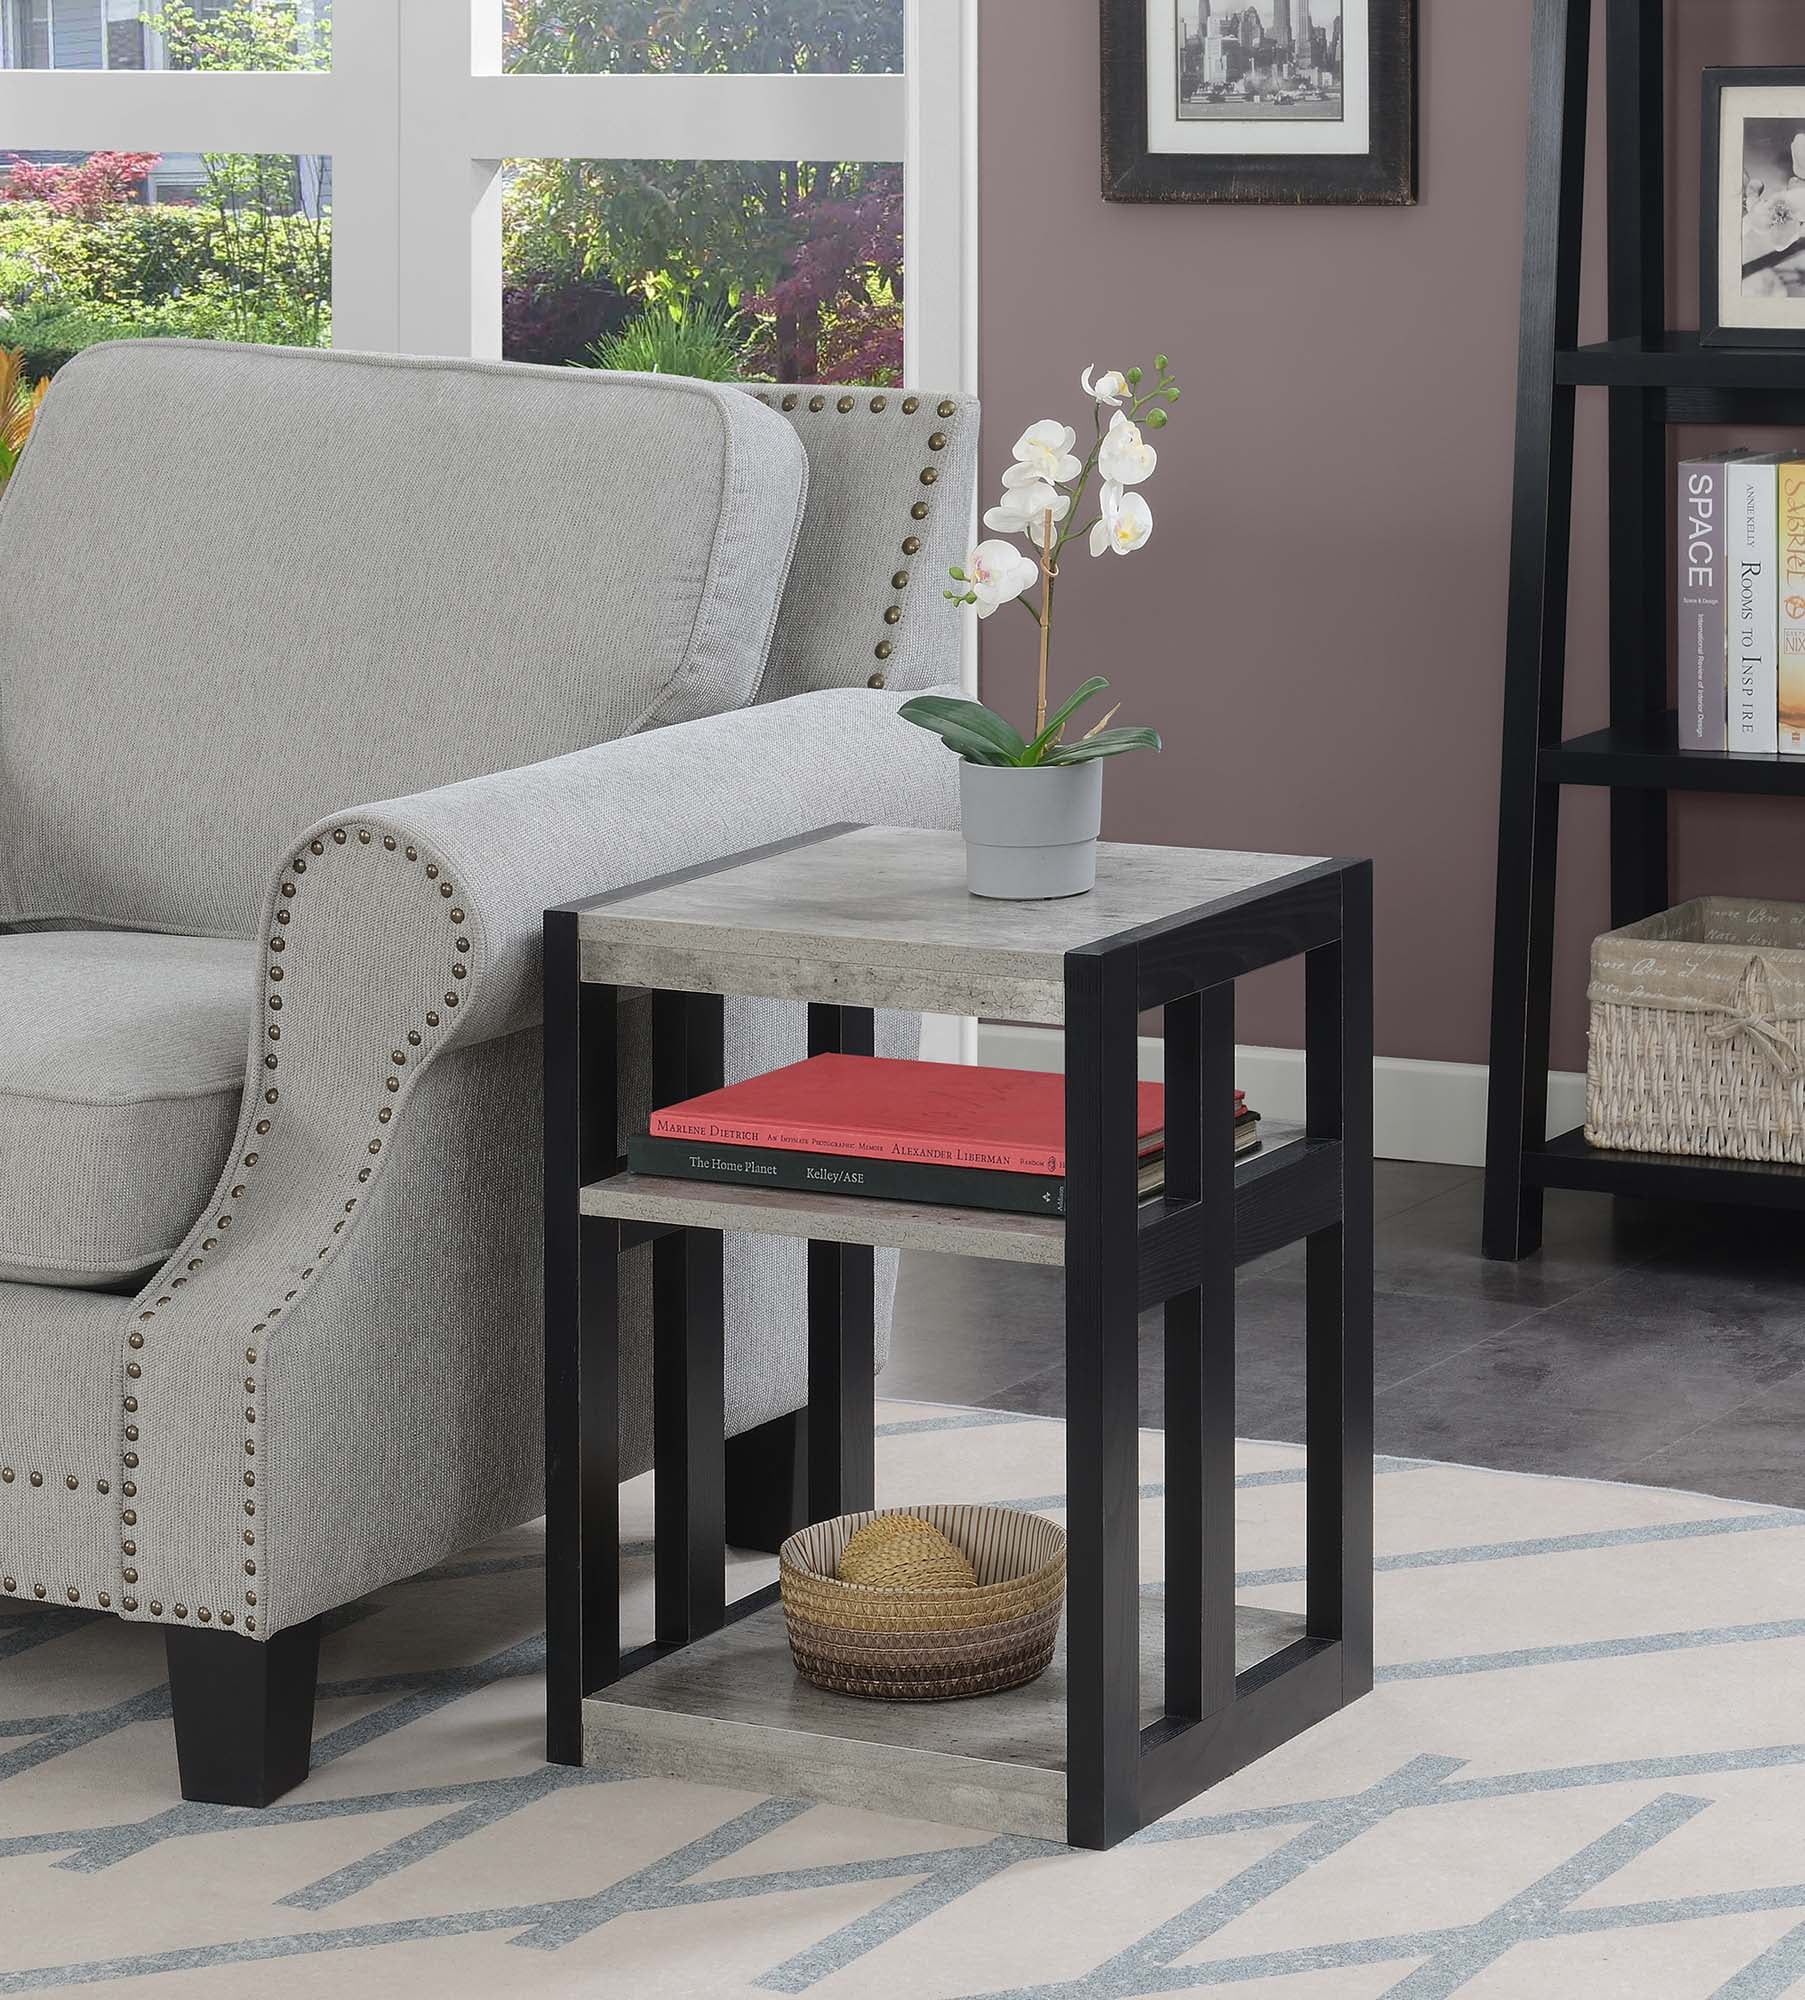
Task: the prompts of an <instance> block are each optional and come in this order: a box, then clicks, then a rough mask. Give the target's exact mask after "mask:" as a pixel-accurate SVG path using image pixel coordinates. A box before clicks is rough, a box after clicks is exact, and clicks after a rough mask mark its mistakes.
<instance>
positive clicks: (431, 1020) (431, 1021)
mask: <svg viewBox="0 0 1805 2000" xmlns="http://www.w3.org/2000/svg"><path fill="white" fill-rule="evenodd" d="M426 1025H427V1026H428V1027H429V1028H436V1027H437V1026H438V1025H439V1017H438V1015H437V1014H428V1015H427V1017H426Z"/></svg>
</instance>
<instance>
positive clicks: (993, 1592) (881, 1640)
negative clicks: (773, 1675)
mask: <svg viewBox="0 0 1805 2000" xmlns="http://www.w3.org/2000/svg"><path fill="white" fill-rule="evenodd" d="M883 1511H884V1512H886V1513H907V1514H912V1515H915V1516H916V1517H917V1518H918V1519H920V1520H923V1521H927V1522H930V1523H931V1524H932V1525H933V1526H934V1527H936V1528H938V1529H939V1530H940V1532H941V1533H942V1534H943V1535H945V1536H946V1538H947V1539H948V1541H950V1542H952V1543H953V1545H954V1546H955V1547H956V1548H959V1549H962V1550H963V1551H964V1552H965V1554H966V1556H967V1557H968V1558H969V1559H970V1561H971V1566H972V1570H973V1573H974V1574H975V1575H976V1577H977V1579H978V1580H977V1584H976V1586H975V1588H974V1587H972V1586H969V1585H967V1586H964V1587H958V1586H955V1587H953V1588H950V1589H931V1590H923V1589H915V1588H907V1587H904V1588H898V1587H895V1586H891V1585H881V1584H869V1583H843V1582H842V1581H841V1580H840V1578H839V1577H837V1576H836V1575H835V1574H834V1572H835V1570H836V1568H837V1567H838V1566H839V1561H840V1557H841V1555H842V1553H843V1552H844V1550H845V1548H846V1544H847V1543H848V1542H849V1541H850V1540H851V1539H852V1537H853V1536H854V1535H855V1534H856V1533H857V1532H858V1531H859V1529H861V1528H862V1527H864V1526H866V1525H867V1523H869V1522H871V1521H874V1520H876V1519H877V1518H878V1515H877V1514H876V1513H864V1514H842V1515H841V1516H840V1517H839V1519H838V1520H833V1521H818V1522H817V1523H816V1524H815V1525H814V1526H813V1527H812V1528H804V1529H803V1530H802V1532H801V1533H800V1534H796V1535H792V1536H791V1537H790V1538H789V1540H788V1541H787V1542H785V1543H784V1545H783V1548H782V1550H781V1551H780V1552H779V1556H778V1565H779V1582H780V1585H781V1588H782V1593H783V1615H784V1619H785V1621H786V1623H787V1624H788V1626H789V1630H790V1656H791V1658H792V1659H794V1661H795V1662H796V1671H797V1672H798V1673H799V1674H801V1675H802V1677H803V1678H804V1679H805V1680H810V1681H813V1682H814V1684H815V1685H816V1686H817V1687H822V1688H826V1689H827V1690H828V1691H829V1692H830V1693H833V1694H852V1695H863V1696H865V1697H866V1698H867V1699H869V1700H873V1701H954V1700H957V1699H959V1698H960V1697H962V1696H965V1695H974V1694H995V1693H997V1692H998V1691H999V1690H1000V1689H1002V1688H1011V1687H1020V1686H1021V1685H1022V1683H1023V1682H1024V1681H1031V1680H1033V1679H1034V1678H1035V1676H1036V1675H1038V1674H1042V1673H1045V1671H1046V1669H1047V1663H1048V1662H1049V1661H1050V1660H1051V1659H1052V1657H1053V1642H1054V1640H1055V1639H1056V1638H1057V1637H1058V1634H1059V1612H1060V1607H1061V1606H1062V1605H1063V1603H1064V1602H1065V1530H1064V1529H1063V1528H1061V1527H1059V1526H1058V1525H1057V1523H1055V1522H1052V1521H1049V1520H1047V1519H1045V1518H1044V1516H1042V1515H1039V1514H1023V1513H1020V1512H1018V1511H1017V1510H1016V1509H1015V1508H1013V1507H908V1508H886V1509H884V1510H883Z"/></svg>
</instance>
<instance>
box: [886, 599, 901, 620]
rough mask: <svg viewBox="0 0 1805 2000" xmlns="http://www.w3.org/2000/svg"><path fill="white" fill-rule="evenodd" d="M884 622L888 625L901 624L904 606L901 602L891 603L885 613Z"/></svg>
mask: <svg viewBox="0 0 1805 2000" xmlns="http://www.w3.org/2000/svg"><path fill="white" fill-rule="evenodd" d="M884 623H885V624H886V625H900V624H901V623H902V606H901V605H900V604H893V605H891V606H890V608H889V610H888V611H886V612H885V613H884Z"/></svg>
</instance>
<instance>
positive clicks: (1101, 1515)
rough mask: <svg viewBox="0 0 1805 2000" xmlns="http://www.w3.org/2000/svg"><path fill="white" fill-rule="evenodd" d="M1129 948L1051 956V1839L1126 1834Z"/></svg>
mask: <svg viewBox="0 0 1805 2000" xmlns="http://www.w3.org/2000/svg"><path fill="white" fill-rule="evenodd" d="M1135 990H1136V965H1135V954H1134V950H1133V948H1132V947H1131V946H1118V947H1115V948H1110V947H1108V946H1104V947H1099V948H1097V949H1094V950H1086V951H1074V952H1068V953H1067V954H1066V961H1065V1030H1066V1077H1065V1104H1066V1235H1065V1244H1066V1250H1065V1256H1066V1263H1065V1355H1066V1384H1067V1392H1066V1446H1065V1449H1066V1506H1067V1534H1068V1536H1069V1549H1068V1555H1067V1584H1066V1592H1067V1610H1066V1646H1067V1657H1068V1684H1067V1715H1066V1731H1067V1759H1066V1767H1067V1768H1066V1782H1067V1807H1066V1813H1067V1838H1068V1839H1069V1840H1070V1841H1071V1843H1072V1844H1073V1845H1074V1846H1076V1847H1095V1848H1102V1847H1110V1846H1113V1845H1114V1844H1115V1843H1116V1842H1117V1841H1119V1840H1122V1839H1125V1838H1126V1837H1127V1835H1128V1834H1130V1833H1132V1832H1134V1831H1135V1829H1136V1828H1137V1827H1138V1826H1139V1824H1140V1728H1139V1711H1140V1597H1139V1592H1140V1584H1139V1567H1140V1466H1139V1445H1140V1435H1139V1417H1140V1395H1139V1390H1140V1379H1139V1378H1140V1360H1139V1337H1138V1336H1139V1329H1138V1325H1137V1318H1136V1311H1135V1308H1136V1302H1137V1297H1138V1273H1137V1270H1136V1241H1135V1206H1136V1202H1135V1186H1134V1173H1135V1115H1134V1111H1135V1052H1136V1015H1135Z"/></svg>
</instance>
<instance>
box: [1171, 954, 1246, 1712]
mask: <svg viewBox="0 0 1805 2000" xmlns="http://www.w3.org/2000/svg"><path fill="white" fill-rule="evenodd" d="M1234 1048H1235V989H1234V986H1233V985H1232V983H1231V984H1224V985H1220V986H1215V987H1212V988H1210V989H1209V991H1207V992H1205V993H1201V994H1191V995H1188V996H1187V997H1186V998H1185V999H1183V1000H1180V1001H1176V1002H1173V1003H1172V1004H1170V1005H1168V1007H1167V1008H1166V1035H1165V1055H1166V1159H1167V1170H1166V1197H1167V1199H1168V1201H1171V1200H1179V1201H1197V1202H1199V1203H1200V1215H1199V1223H1200V1227H1201V1228H1202V1230H1203V1231H1204V1234H1205V1240H1206V1243H1207V1250H1206V1253H1205V1257H1204V1273H1205V1275H1204V1281H1203V1284H1202V1286H1201V1287H1198V1288H1193V1289H1191V1290H1189V1291H1184V1292H1180V1293H1178V1294H1177V1295H1176V1296H1174V1297H1172V1298H1169V1299H1168V1300H1167V1301H1166V1306H1165V1409H1166V1585H1165V1616H1166V1634H1165V1637H1166V1695H1165V1708H1166V1713H1167V1714H1168V1715H1169V1716H1173V1717H1177V1718H1197V1717H1201V1716H1204V1715H1211V1714H1214V1713H1215V1712H1216V1711H1217V1710H1218V1709H1221V1708H1225V1707H1226V1706H1227V1705H1228V1704H1229V1703H1230V1702H1231V1701H1232V1700H1233V1699H1234V1692H1235V1605H1234V1598H1235V1423H1234V1416H1235V1157H1234V1146H1235V1138H1234V1115H1235V1114H1234V1102H1235V1062H1234Z"/></svg>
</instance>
